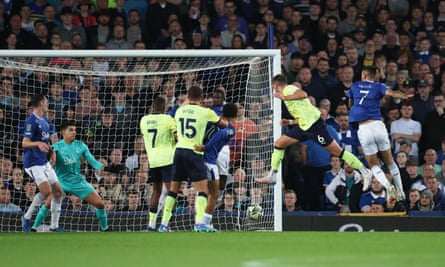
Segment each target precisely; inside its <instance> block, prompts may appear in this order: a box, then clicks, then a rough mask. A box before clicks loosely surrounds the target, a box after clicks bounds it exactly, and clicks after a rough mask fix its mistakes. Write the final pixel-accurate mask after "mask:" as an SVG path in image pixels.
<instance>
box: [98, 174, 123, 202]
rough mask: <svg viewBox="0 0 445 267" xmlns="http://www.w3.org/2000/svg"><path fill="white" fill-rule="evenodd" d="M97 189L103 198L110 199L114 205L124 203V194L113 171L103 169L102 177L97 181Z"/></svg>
mask: <svg viewBox="0 0 445 267" xmlns="http://www.w3.org/2000/svg"><path fill="white" fill-rule="evenodd" d="M99 191H100V195H101V196H102V197H103V198H108V199H111V201H112V203H113V204H114V205H115V206H116V207H120V206H121V205H122V203H124V200H125V194H124V192H123V188H122V185H121V184H120V183H119V182H118V180H117V175H116V174H115V173H112V172H109V171H104V177H103V179H102V180H100V182H99Z"/></svg>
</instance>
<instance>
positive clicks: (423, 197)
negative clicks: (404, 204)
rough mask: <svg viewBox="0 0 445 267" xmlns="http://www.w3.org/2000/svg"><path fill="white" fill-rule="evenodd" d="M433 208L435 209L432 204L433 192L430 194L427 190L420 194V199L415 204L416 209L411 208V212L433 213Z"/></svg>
mask: <svg viewBox="0 0 445 267" xmlns="http://www.w3.org/2000/svg"><path fill="white" fill-rule="evenodd" d="M434 208H435V203H434V195H433V192H431V191H430V190H428V189H425V190H423V191H422V192H421V193H420V199H419V201H418V202H417V207H415V208H413V210H418V211H433V210H434Z"/></svg>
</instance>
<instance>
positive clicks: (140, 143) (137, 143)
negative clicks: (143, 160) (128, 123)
mask: <svg viewBox="0 0 445 267" xmlns="http://www.w3.org/2000/svg"><path fill="white" fill-rule="evenodd" d="M132 151H133V154H131V155H128V157H127V158H126V159H125V166H126V167H127V169H128V171H129V173H130V176H132V174H133V173H134V171H135V170H137V169H139V168H140V166H139V156H140V155H141V154H142V152H144V140H143V138H142V136H140V135H138V136H136V138H135V139H134V146H133V150H132Z"/></svg>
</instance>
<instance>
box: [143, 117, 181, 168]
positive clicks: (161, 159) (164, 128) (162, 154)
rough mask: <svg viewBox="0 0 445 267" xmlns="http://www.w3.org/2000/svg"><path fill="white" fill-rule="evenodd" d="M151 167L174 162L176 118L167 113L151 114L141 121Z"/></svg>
mask: <svg viewBox="0 0 445 267" xmlns="http://www.w3.org/2000/svg"><path fill="white" fill-rule="evenodd" d="M140 128H141V133H142V136H143V138H144V144H145V150H146V151H147V155H148V159H149V162H150V168H157V167H163V166H168V165H171V164H173V155H174V153H175V132H176V124H175V120H174V119H173V118H172V117H171V116H170V115H167V114H149V115H145V116H144V117H142V119H141V121H140Z"/></svg>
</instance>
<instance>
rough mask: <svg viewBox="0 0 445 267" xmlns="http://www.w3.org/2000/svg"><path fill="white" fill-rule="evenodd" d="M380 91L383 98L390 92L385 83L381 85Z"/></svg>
mask: <svg viewBox="0 0 445 267" xmlns="http://www.w3.org/2000/svg"><path fill="white" fill-rule="evenodd" d="M379 89H380V90H379V91H380V94H381V95H382V97H384V96H385V95H386V91H388V87H386V85H384V84H383V83H379Z"/></svg>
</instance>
